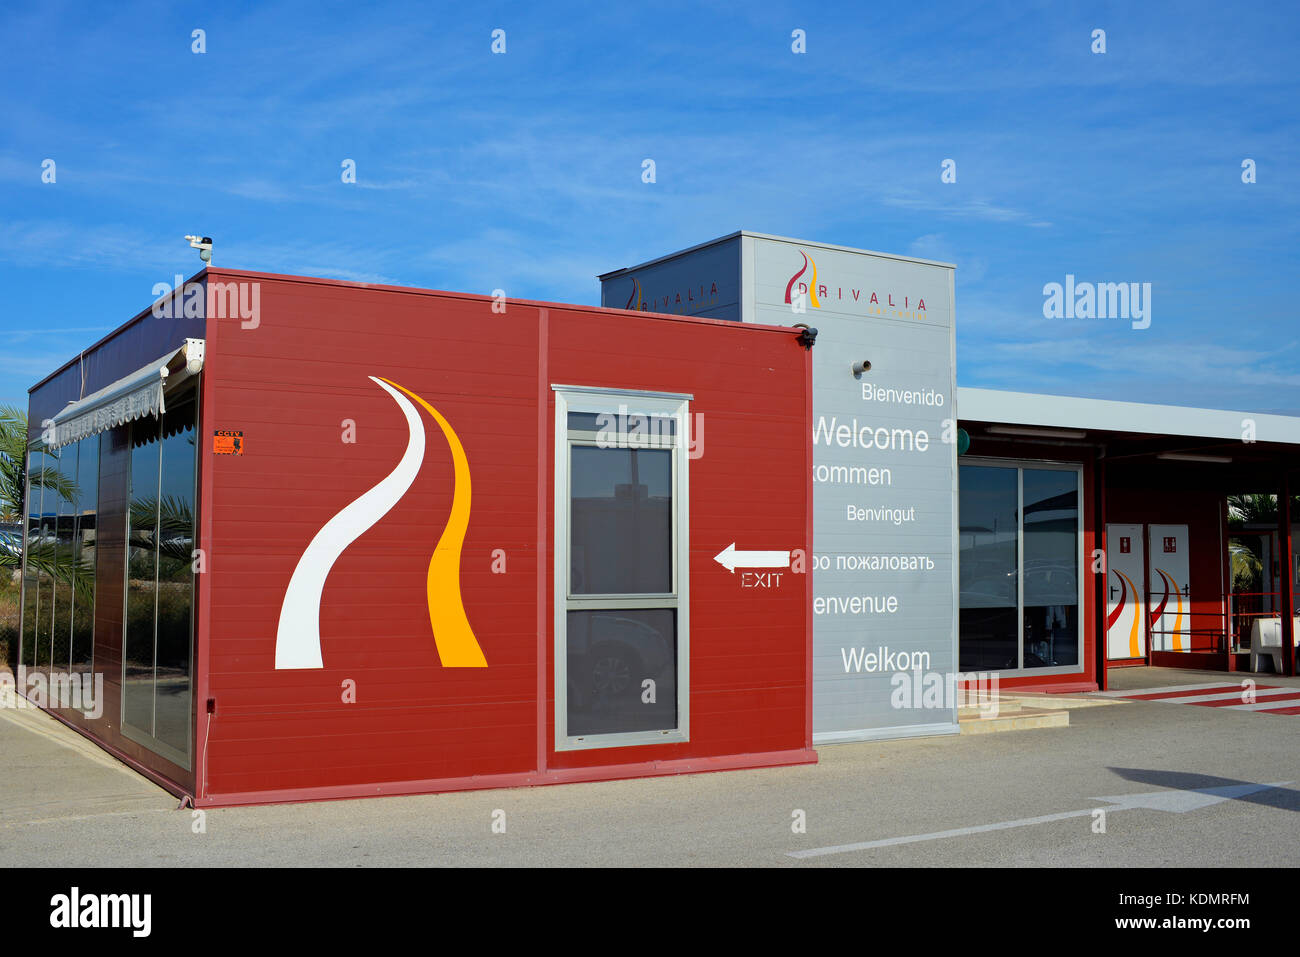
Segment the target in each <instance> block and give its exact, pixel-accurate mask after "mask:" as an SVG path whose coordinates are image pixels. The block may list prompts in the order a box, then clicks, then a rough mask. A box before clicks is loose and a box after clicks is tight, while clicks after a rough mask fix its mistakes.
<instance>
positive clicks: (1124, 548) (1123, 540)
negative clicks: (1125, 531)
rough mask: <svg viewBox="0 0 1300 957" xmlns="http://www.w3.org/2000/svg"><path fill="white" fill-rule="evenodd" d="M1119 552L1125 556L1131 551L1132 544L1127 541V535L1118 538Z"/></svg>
mask: <svg viewBox="0 0 1300 957" xmlns="http://www.w3.org/2000/svg"><path fill="white" fill-rule="evenodd" d="M1119 551H1120V554H1121V555H1127V554H1128V553H1129V552H1131V551H1133V543H1132V542H1131V541H1130V540H1129V537H1128V536H1127V535H1123V536H1121V537H1120V540H1119Z"/></svg>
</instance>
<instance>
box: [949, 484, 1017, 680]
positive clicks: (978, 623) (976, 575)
mask: <svg viewBox="0 0 1300 957" xmlns="http://www.w3.org/2000/svg"><path fill="white" fill-rule="evenodd" d="M1016 472H1017V470H1016V469H1014V468H994V467H988V466H976V465H963V466H961V473H960V477H959V486H960V497H959V501H958V508H959V510H958V520H959V522H960V552H959V555H958V560H959V566H958V568H959V576H960V584H961V597H960V603H959V604H960V614H959V618H958V628H959V634H960V636H961V637H960V651H961V654H960V661H961V664H960V667H961V670H962V671H999V670H1009V669H1012V668H1016V667H1018V666H1019V662H1018V661H1017V657H1018V642H1017V636H1016V628H1017V623H1016V606H1017V594H1016V590H1017V584H1016V578H1017V575H1016V553H1017V546H1018V537H1019V522H1018V521H1017V516H1016V504H1017V501H1018V499H1019V493H1018V491H1017V484H1018V479H1017V475H1016Z"/></svg>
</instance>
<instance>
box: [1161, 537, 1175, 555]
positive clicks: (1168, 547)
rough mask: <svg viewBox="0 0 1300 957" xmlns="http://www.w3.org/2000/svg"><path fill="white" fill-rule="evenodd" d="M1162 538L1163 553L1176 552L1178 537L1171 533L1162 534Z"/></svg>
mask: <svg viewBox="0 0 1300 957" xmlns="http://www.w3.org/2000/svg"><path fill="white" fill-rule="evenodd" d="M1164 539H1165V554H1166V555H1169V554H1173V553H1176V552H1177V551H1178V539H1177V538H1176V537H1175V536H1173V535H1166V536H1164Z"/></svg>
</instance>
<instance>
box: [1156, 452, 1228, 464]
mask: <svg viewBox="0 0 1300 957" xmlns="http://www.w3.org/2000/svg"><path fill="white" fill-rule="evenodd" d="M1156 458H1158V459H1164V460H1165V461H1166V462H1208V463H1210V464H1211V465H1227V464H1228V463H1229V462H1231V461H1232V457H1231V456H1228V455H1196V454H1194V453H1192V452H1157V453H1156Z"/></svg>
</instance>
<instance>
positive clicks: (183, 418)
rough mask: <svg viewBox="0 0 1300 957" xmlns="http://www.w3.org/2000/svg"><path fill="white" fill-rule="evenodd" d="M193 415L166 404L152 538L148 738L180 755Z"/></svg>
mask: <svg viewBox="0 0 1300 957" xmlns="http://www.w3.org/2000/svg"><path fill="white" fill-rule="evenodd" d="M195 411H196V404H195V401H194V399H193V397H191V398H190V399H189V400H187V401H181V400H179V399H176V400H173V399H171V398H169V399H168V400H167V412H166V414H165V416H164V418H163V442H162V495H161V497H160V511H159V516H160V517H159V539H158V680H157V685H156V694H157V698H156V702H155V715H156V719H155V721H156V730H155V731H154V736H155V737H156V738H157V739H158V740H159V741H161V742H163V743H164V744H167V745H170V746H171V747H173V748H176V749H177V750H178V751H183V752H185V753H186V754H188V753H189V752H190V747H189V739H190V701H191V697H190V695H191V688H192V677H193V666H192V657H191V645H192V642H191V635H192V634H193V630H192V627H191V620H192V615H191V610H192V608H193V604H194V574H193V549H194V468H195Z"/></svg>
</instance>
